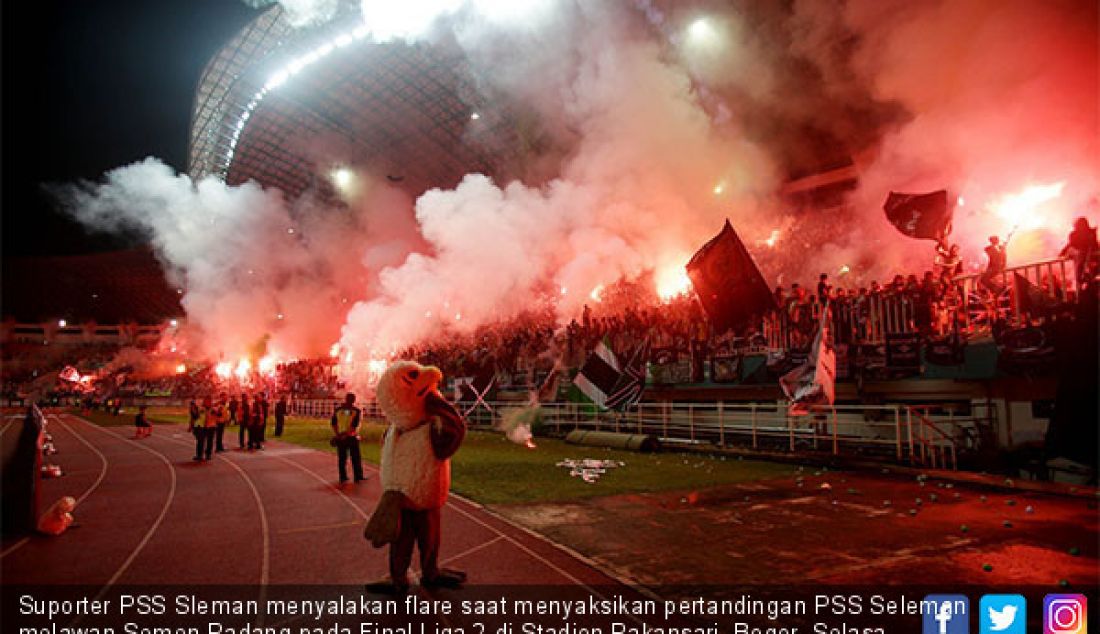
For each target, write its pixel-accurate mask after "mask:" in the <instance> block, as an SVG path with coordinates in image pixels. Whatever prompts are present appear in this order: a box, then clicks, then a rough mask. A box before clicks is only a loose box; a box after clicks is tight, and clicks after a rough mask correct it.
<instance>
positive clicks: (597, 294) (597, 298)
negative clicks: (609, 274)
mask: <svg viewBox="0 0 1100 634" xmlns="http://www.w3.org/2000/svg"><path fill="white" fill-rule="evenodd" d="M588 296H589V297H591V298H592V301H594V302H601V301H603V284H597V285H596V288H594V289H592V292H591V293H589V294H588Z"/></svg>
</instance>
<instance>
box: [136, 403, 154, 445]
mask: <svg viewBox="0 0 1100 634" xmlns="http://www.w3.org/2000/svg"><path fill="white" fill-rule="evenodd" d="M134 427H135V428H136V429H135V430H134V438H147V437H148V436H150V435H152V433H153V424H152V423H150V422H149V417H147V416H146V415H145V406H144V405H142V406H141V407H139V408H138V412H137V414H136V415H135V416H134Z"/></svg>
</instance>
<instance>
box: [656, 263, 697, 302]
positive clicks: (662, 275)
mask: <svg viewBox="0 0 1100 634" xmlns="http://www.w3.org/2000/svg"><path fill="white" fill-rule="evenodd" d="M690 290H691V279H690V278H689V277H688V275H687V271H685V270H684V269H683V267H670V268H666V269H664V270H661V271H658V272H657V296H658V297H660V298H661V299H662V300H663V301H666V302H667V301H669V300H671V299H672V298H674V297H678V296H680V295H683V294H684V293H687V292H688V291H690Z"/></svg>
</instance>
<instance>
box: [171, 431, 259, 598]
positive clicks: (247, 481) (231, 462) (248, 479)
mask: <svg viewBox="0 0 1100 634" xmlns="http://www.w3.org/2000/svg"><path fill="white" fill-rule="evenodd" d="M159 438H160V439H163V440H166V441H168V442H172V443H176V444H177V445H184V446H187V447H190V446H191V445H192V443H189V442H187V441H186V440H183V439H178V440H177V439H175V438H168V437H166V436H160V437H159ZM217 459H218V460H221V461H223V462H225V464H227V465H229V466H230V467H232V468H233V469H234V470H236V472H237V473H238V474H240V476H241V477H242V478H244V482H245V484H247V485H248V488H249V489H250V490H251V491H252V498H253V499H254V500H255V501H256V508H257V509H259V511H260V533H261V535H262V537H263V549H262V550H263V559H262V561H261V562H260V586H261V588H266V587H267V584H268V580H269V578H270V576H271V528H270V526H269V525H268V522H267V508H266V507H265V506H264V501H263V499H261V498H260V491H259V489H257V488H256V483H255V482H253V480H252V478H251V477H249V475H248V474H247V473H245V470H244V469H242V468H241V467H240V465H238V464H237V463H236V461H234V460H230V459H229V458H227V457H226V456H217ZM260 598H261V600H262V599H263V596H261V597H260Z"/></svg>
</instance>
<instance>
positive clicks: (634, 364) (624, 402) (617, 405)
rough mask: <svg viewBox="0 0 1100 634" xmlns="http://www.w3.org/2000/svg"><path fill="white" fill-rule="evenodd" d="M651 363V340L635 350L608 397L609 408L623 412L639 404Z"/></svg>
mask: <svg viewBox="0 0 1100 634" xmlns="http://www.w3.org/2000/svg"><path fill="white" fill-rule="evenodd" d="M648 361H649V339H646V340H645V341H643V342H642V343H640V344H638V347H636V348H634V354H633V355H631V357H630V361H628V362H627V364H626V366H625V367H624V368H623V371H622V373H621V374H620V375H619V382H618V383H617V384H616V385H615V389H614V390H613V391H612V392H611V394H610V395H609V396H608V397H607V403H606V405H607V407H608V408H609V409H617V410H619V411H623V410H626V409H629V408H631V407H633V406H635V405H637V404H638V401H640V400H642V391H643V390H645V370H646V364H647V363H648Z"/></svg>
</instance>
